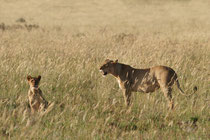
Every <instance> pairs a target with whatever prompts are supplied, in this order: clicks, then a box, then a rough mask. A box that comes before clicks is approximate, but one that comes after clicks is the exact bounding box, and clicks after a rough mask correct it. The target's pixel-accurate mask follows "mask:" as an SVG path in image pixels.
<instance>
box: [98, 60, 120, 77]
mask: <svg viewBox="0 0 210 140" xmlns="http://www.w3.org/2000/svg"><path fill="white" fill-rule="evenodd" d="M117 62H118V60H115V61H113V60H109V59H106V60H105V62H104V64H103V65H102V66H101V67H100V71H101V72H103V75H104V76H106V75H107V74H110V73H111V74H113V73H114V71H115V66H116V64H117Z"/></svg>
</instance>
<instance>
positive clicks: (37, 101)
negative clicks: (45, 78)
mask: <svg viewBox="0 0 210 140" xmlns="http://www.w3.org/2000/svg"><path fill="white" fill-rule="evenodd" d="M27 80H28V83H29V85H30V89H29V91H28V99H29V106H30V108H31V112H32V113H34V112H39V111H41V110H43V109H45V108H46V107H47V105H48V102H47V101H46V100H45V99H44V97H43V95H42V91H41V89H40V88H39V87H38V86H39V82H40V80H41V76H40V75H39V76H38V77H31V76H30V75H29V76H27Z"/></svg>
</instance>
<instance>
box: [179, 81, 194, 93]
mask: <svg viewBox="0 0 210 140" xmlns="http://www.w3.org/2000/svg"><path fill="white" fill-rule="evenodd" d="M176 85H177V88H178V89H179V91H180V93H181V94H182V95H184V96H191V95H192V94H194V93H195V92H196V91H197V87H196V86H195V87H194V89H193V90H194V92H193V93H192V94H189V95H187V94H185V93H184V91H183V90H182V89H181V87H180V84H179V81H178V79H176Z"/></svg>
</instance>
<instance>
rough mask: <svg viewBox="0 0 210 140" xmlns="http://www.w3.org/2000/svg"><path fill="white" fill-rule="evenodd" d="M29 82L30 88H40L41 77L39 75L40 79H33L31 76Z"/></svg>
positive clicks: (28, 78)
mask: <svg viewBox="0 0 210 140" xmlns="http://www.w3.org/2000/svg"><path fill="white" fill-rule="evenodd" d="M27 80H28V84H29V85H30V87H35V88H38V86H39V82H40V80H41V76H40V75H39V76H38V77H31V76H30V75H28V76H27Z"/></svg>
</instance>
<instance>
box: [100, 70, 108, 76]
mask: <svg viewBox="0 0 210 140" xmlns="http://www.w3.org/2000/svg"><path fill="white" fill-rule="evenodd" d="M100 72H102V74H103V76H105V75H107V74H108V73H107V72H105V71H103V70H100Z"/></svg>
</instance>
